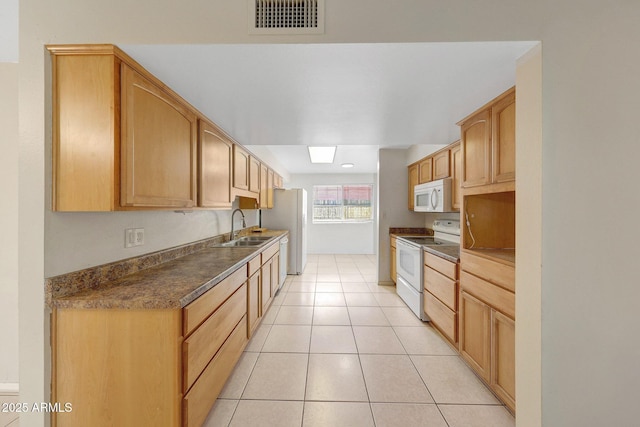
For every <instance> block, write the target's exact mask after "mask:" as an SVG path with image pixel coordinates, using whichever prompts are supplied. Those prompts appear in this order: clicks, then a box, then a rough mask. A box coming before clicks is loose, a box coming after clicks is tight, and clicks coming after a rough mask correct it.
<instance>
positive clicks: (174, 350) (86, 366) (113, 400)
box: [51, 309, 182, 427]
mask: <svg viewBox="0 0 640 427" xmlns="http://www.w3.org/2000/svg"><path fill="white" fill-rule="evenodd" d="M51 327H52V331H51V332H52V369H53V376H52V396H51V401H52V402H70V403H71V404H72V405H73V410H72V411H71V412H65V413H52V418H53V420H52V421H53V425H54V426H57V427H69V426H73V427H75V426H77V427H86V426H92V427H93V426H97V427H101V426H105V427H107V426H171V427H173V426H179V425H181V406H182V315H181V310H179V309H172V310H98V309H96V310H90V309H57V310H54V312H53V314H52V324H51Z"/></svg>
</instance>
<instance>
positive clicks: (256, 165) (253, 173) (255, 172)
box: [249, 156, 260, 193]
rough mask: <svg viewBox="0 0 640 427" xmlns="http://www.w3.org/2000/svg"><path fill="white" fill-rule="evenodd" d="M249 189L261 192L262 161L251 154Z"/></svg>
mask: <svg viewBox="0 0 640 427" xmlns="http://www.w3.org/2000/svg"><path fill="white" fill-rule="evenodd" d="M249 191H251V192H252V193H259V192H260V161H259V160H258V159H256V158H255V157H253V156H249Z"/></svg>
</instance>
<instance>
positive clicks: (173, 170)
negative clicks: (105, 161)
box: [121, 64, 197, 207]
mask: <svg viewBox="0 0 640 427" xmlns="http://www.w3.org/2000/svg"><path fill="white" fill-rule="evenodd" d="M196 141H197V117H196V114H195V113H194V112H193V111H191V110H189V109H188V108H187V107H185V106H184V105H182V104H181V103H180V102H179V101H177V100H176V99H175V98H173V97H172V96H170V95H169V94H167V93H166V92H165V91H164V90H162V89H161V88H159V87H158V86H156V85H155V84H153V82H151V81H150V80H149V79H147V78H146V77H144V76H143V75H141V74H140V73H138V72H137V71H135V70H133V69H132V68H131V67H129V66H127V65H126V64H123V65H122V149H121V155H122V158H121V180H122V186H121V189H122V192H121V204H122V206H159V207H193V206H195V204H196Z"/></svg>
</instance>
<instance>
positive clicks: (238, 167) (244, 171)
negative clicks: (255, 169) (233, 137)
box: [233, 144, 249, 191]
mask: <svg viewBox="0 0 640 427" xmlns="http://www.w3.org/2000/svg"><path fill="white" fill-rule="evenodd" d="M233 187H234V188H237V189H239V190H247V191H248V190H249V153H248V152H247V151H246V150H245V149H244V148H242V147H241V146H239V145H238V144H234V145H233Z"/></svg>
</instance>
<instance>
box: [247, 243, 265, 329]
mask: <svg viewBox="0 0 640 427" xmlns="http://www.w3.org/2000/svg"><path fill="white" fill-rule="evenodd" d="M247 266H248V269H249V273H248V274H249V280H248V281H247V338H251V336H252V335H253V331H254V330H255V329H256V327H257V326H258V323H259V322H258V321H259V320H260V317H261V316H262V304H261V302H260V293H261V289H260V278H261V276H260V255H258V256H256V257H254V258H253V259H252V260H250V261H249V263H248V265H247Z"/></svg>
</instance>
